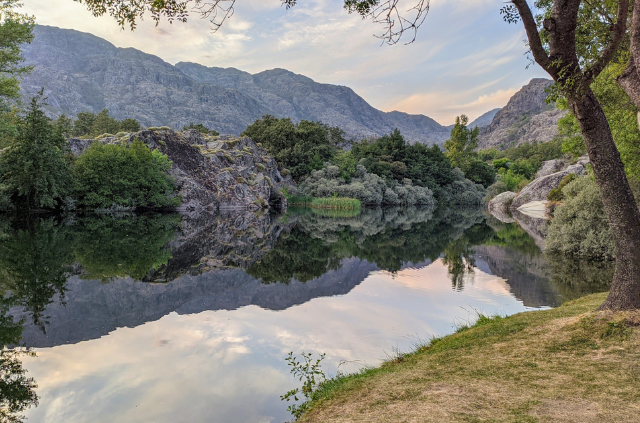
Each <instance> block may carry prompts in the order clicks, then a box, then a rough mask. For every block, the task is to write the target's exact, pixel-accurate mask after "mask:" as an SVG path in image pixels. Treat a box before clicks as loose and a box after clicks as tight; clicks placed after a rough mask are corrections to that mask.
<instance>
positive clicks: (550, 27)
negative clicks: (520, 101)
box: [502, 0, 640, 310]
mask: <svg viewBox="0 0 640 423" xmlns="http://www.w3.org/2000/svg"><path fill="white" fill-rule="evenodd" d="M582 3H583V2H582V1H581V0H568V1H560V0H554V1H553V3H551V4H549V6H550V7H548V8H547V10H546V13H545V16H543V17H541V18H540V19H538V22H539V23H541V27H539V26H538V23H537V22H536V19H535V18H534V16H533V13H532V12H531V9H530V8H529V5H528V4H527V2H526V1H525V0H513V1H512V2H511V4H510V5H508V6H506V7H505V8H503V9H502V13H503V14H504V15H505V19H506V20H507V21H509V22H515V21H517V20H522V22H523V24H524V27H525V30H526V32H527V38H528V40H529V47H530V48H531V53H532V55H533V58H534V59H535V61H536V62H537V63H538V64H539V65H540V66H541V67H542V68H543V69H544V70H545V71H546V72H547V73H549V75H551V77H552V78H553V80H554V81H555V82H556V86H557V89H558V90H559V91H560V92H561V94H562V96H563V97H564V98H565V99H566V100H567V103H568V105H569V108H570V109H571V111H572V112H573V115H574V116H575V117H576V119H577V121H578V125H579V127H580V132H581V133H582V137H583V139H584V143H585V145H586V147H587V152H588V154H589V158H590V160H591V164H592V166H593V172H594V176H595V179H596V183H597V184H598V187H599V189H600V195H601V196H602V202H603V204H604V208H605V211H606V214H607V218H608V220H609V224H610V226H611V231H612V233H613V236H614V239H615V252H616V271H615V274H614V278H613V282H612V284H611V290H610V292H609V296H608V297H607V299H606V300H605V302H604V303H603V304H602V306H601V309H612V310H629V309H638V308H640V254H638V245H640V211H639V210H638V207H637V205H636V202H635V199H634V196H633V193H632V192H631V187H630V185H629V181H628V180H627V177H626V175H625V171H624V165H623V164H622V160H621V158H620V153H619V151H618V149H617V148H616V145H615V143H614V140H613V136H612V134H611V129H610V127H609V123H608V122H607V118H606V116H605V114H604V111H603V110H602V107H601V106H600V104H599V102H598V99H597V98H596V96H595V94H594V93H593V91H592V90H591V84H592V83H593V82H594V80H595V78H597V77H598V75H600V73H601V72H602V71H603V70H604V69H605V67H606V66H607V65H608V64H609V63H610V62H611V60H612V59H613V58H614V57H615V55H616V52H617V51H618V48H619V46H620V43H621V42H622V40H623V38H624V37H625V35H626V33H627V16H628V13H629V1H628V0H620V1H618V2H617V4H616V6H617V13H616V17H615V22H614V21H613V20H612V21H611V22H610V23H609V32H608V33H605V34H606V37H604V38H603V40H604V41H600V40H599V39H594V40H593V41H594V42H593V43H592V48H594V49H595V50H596V51H597V54H596V55H593V54H587V53H583V52H584V51H585V50H584V48H580V47H583V46H584V45H585V44H582V43H578V42H577V41H580V37H581V36H584V31H585V30H587V34H588V29H589V26H588V25H586V27H585V25H583V22H585V21H582V20H580V21H579V19H578V17H579V15H581V13H584V11H585V7H583V5H582ZM639 4H640V3H639ZM587 6H590V5H589V4H587ZM596 15H600V13H597V14H596ZM637 19H638V25H637V26H640V15H638V16H637ZM586 22H588V23H592V22H593V19H591V20H587V21H586ZM632 26H633V22H632ZM638 30H640V28H638ZM576 34H579V35H576ZM594 35H595V34H594ZM632 50H633V49H632ZM580 53H583V54H580ZM588 53H591V52H588ZM639 57H640V56H639ZM639 82H640V79H639ZM639 86H640V85H639ZM632 98H633V97H632Z"/></svg>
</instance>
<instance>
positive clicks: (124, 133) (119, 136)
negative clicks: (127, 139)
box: [116, 131, 129, 138]
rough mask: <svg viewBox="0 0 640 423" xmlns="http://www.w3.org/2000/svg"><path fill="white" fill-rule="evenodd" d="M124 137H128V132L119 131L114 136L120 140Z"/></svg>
mask: <svg viewBox="0 0 640 423" xmlns="http://www.w3.org/2000/svg"><path fill="white" fill-rule="evenodd" d="M125 135H129V133H128V132H122V131H121V132H118V133H117V134H116V137H118V138H122V137H124V136H125Z"/></svg>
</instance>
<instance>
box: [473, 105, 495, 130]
mask: <svg viewBox="0 0 640 423" xmlns="http://www.w3.org/2000/svg"><path fill="white" fill-rule="evenodd" d="M500 110H501V109H493V110H490V111H488V112H487V113H485V114H483V115H482V116H480V117H479V118H477V119H476V120H474V121H473V122H471V123H470V124H469V128H475V127H476V126H477V127H478V128H482V127H483V126H487V125H490V124H491V121H492V120H493V117H494V116H495V115H496V113H498V112H499V111H500Z"/></svg>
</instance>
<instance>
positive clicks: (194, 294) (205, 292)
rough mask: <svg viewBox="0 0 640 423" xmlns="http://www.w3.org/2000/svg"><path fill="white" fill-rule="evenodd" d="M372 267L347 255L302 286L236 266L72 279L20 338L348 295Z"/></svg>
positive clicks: (58, 337) (53, 341)
mask: <svg viewBox="0 0 640 423" xmlns="http://www.w3.org/2000/svg"><path fill="white" fill-rule="evenodd" d="M374 270H377V267H376V266H375V265H374V264H371V263H368V262H366V261H362V260H358V259H345V260H343V262H342V267H341V268H340V269H339V270H336V271H330V272H328V273H326V274H325V275H323V276H321V277H319V278H317V279H313V280H311V281H308V282H307V283H304V284H303V283H300V282H296V281H292V282H291V283H289V284H288V285H284V284H269V285H265V284H262V283H260V281H258V280H256V279H254V278H252V277H251V276H249V275H247V274H246V273H245V272H244V271H243V270H240V269H223V270H214V271H210V272H207V273H203V274H202V275H197V276H190V275H185V276H183V277H181V278H179V279H177V280H175V281H173V282H171V283H169V284H148V283H143V282H134V281H132V280H131V279H120V280H115V281H112V282H110V283H108V284H101V283H100V282H98V281H85V280H80V279H78V278H77V277H72V278H71V279H69V281H68V283H67V292H66V293H65V303H66V306H65V305H61V304H60V302H59V301H57V300H56V301H54V302H53V303H52V304H50V305H49V306H48V308H47V310H46V312H45V315H46V316H48V319H47V320H48V321H49V324H48V325H47V328H46V330H47V333H46V335H45V334H43V333H42V331H41V330H40V329H39V328H37V327H36V326H34V325H33V324H28V325H27V326H26V327H25V330H24V332H23V342H24V343H25V344H26V345H29V346H33V347H39V348H42V347H51V346H55V345H64V344H69V343H76V342H80V341H85V340H89V339H96V338H99V337H101V336H104V335H107V334H108V333H110V332H112V331H113V330H115V329H117V328H120V327H135V326H139V325H141V324H143V323H145V322H149V321H155V320H158V319H160V318H161V317H162V316H165V315H167V314H169V313H172V312H177V313H179V314H192V313H200V312H202V311H205V310H235V309H237V308H239V307H243V306H247V305H257V306H260V307H263V308H267V309H272V310H283V309H286V308H288V307H291V306H293V305H297V304H302V303H305V302H307V301H309V300H311V299H312V298H317V297H325V296H333V295H343V294H346V293H348V292H349V291H351V290H352V289H353V288H354V287H355V286H357V285H358V284H360V283H361V282H362V281H363V280H364V279H365V278H366V277H367V275H368V274H369V273H370V272H371V271H374ZM12 311H13V312H14V313H13V314H14V315H15V316H16V317H26V315H25V314H24V313H23V312H22V311H21V310H17V309H14V310H12ZM25 320H26V321H27V322H29V321H30V319H28V318H26V319H25Z"/></svg>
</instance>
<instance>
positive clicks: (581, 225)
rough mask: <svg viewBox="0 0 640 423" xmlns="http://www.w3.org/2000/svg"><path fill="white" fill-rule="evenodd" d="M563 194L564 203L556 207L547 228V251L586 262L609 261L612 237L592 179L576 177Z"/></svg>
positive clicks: (612, 248) (611, 254) (611, 253)
mask: <svg viewBox="0 0 640 423" xmlns="http://www.w3.org/2000/svg"><path fill="white" fill-rule="evenodd" d="M563 195H564V197H565V200H564V203H563V204H562V205H560V206H558V208H556V210H555V213H554V218H553V220H552V221H551V224H550V225H549V230H548V235H547V239H546V241H545V248H546V251H547V252H548V253H550V254H556V255H562V256H568V257H574V258H580V259H587V260H612V259H613V258H614V244H613V236H612V234H611V229H610V228H609V222H608V220H607V217H606V214H605V211H604V205H603V204H602V200H601V199H600V193H599V191H598V187H597V185H596V183H595V181H594V180H593V178H592V177H590V176H587V177H581V178H577V179H576V180H574V181H573V182H570V183H569V184H567V186H565V187H564V189H563Z"/></svg>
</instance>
